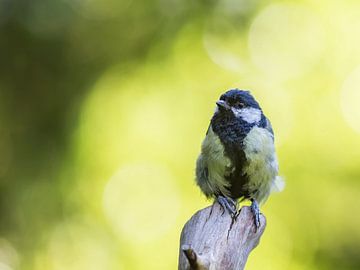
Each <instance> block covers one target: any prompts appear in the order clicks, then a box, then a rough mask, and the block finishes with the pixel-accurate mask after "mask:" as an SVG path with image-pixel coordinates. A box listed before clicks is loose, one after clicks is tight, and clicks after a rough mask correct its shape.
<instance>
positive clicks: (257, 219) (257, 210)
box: [251, 199, 260, 231]
mask: <svg viewBox="0 0 360 270" xmlns="http://www.w3.org/2000/svg"><path fill="white" fill-rule="evenodd" d="M251 212H252V213H253V215H254V223H255V230H256V231H257V230H258V229H259V227H260V208H259V204H258V203H257V201H256V200H254V199H252V200H251Z"/></svg>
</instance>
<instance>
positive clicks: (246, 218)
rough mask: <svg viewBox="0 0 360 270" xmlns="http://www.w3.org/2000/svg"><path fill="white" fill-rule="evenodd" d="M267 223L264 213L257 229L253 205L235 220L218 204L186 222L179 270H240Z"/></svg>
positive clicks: (243, 210)
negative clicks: (252, 209)
mask: <svg viewBox="0 0 360 270" xmlns="http://www.w3.org/2000/svg"><path fill="white" fill-rule="evenodd" d="M265 226H266V220H265V217H264V216H263V215H261V216H260V227H259V228H258V230H256V228H255V224H254V217H253V214H252V212H251V209H250V207H248V206H244V207H242V208H241V211H240V213H239V214H238V216H237V217H236V219H234V220H233V219H232V218H231V216H230V214H229V213H228V212H224V211H223V209H222V207H221V206H220V205H219V204H218V203H215V204H214V205H213V206H209V207H206V208H204V209H202V210H200V211H198V212H197V213H196V214H194V215H193V216H192V217H191V219H190V220H189V221H188V222H187V223H186V224H185V226H184V228H183V230H182V232H181V238H180V251H179V267H178V269H179V270H195V269H197V270H205V269H208V270H241V269H244V267H245V263H246V261H247V258H248V256H249V254H250V252H251V251H252V250H253V249H254V248H255V247H256V246H257V245H258V244H259V241H260V237H261V235H262V234H263V232H264V230H265Z"/></svg>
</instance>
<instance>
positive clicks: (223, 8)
mask: <svg viewBox="0 0 360 270" xmlns="http://www.w3.org/2000/svg"><path fill="white" fill-rule="evenodd" d="M256 2H257V1H245V0H225V1H220V2H218V4H217V5H216V7H215V8H214V10H213V12H212V14H211V16H209V18H208V20H207V23H206V27H205V31H204V35H203V44H204V48H205V50H206V52H207V54H208V55H209V57H210V59H211V60H212V61H213V62H214V63H215V64H217V65H218V66H220V67H221V68H223V69H225V70H229V71H233V72H243V71H244V70H246V65H247V63H246V52H247V47H246V46H247V44H246V37H245V36H246V31H245V29H246V23H245V22H246V20H247V17H248V16H249V14H251V13H252V11H253V10H255V8H256Z"/></svg>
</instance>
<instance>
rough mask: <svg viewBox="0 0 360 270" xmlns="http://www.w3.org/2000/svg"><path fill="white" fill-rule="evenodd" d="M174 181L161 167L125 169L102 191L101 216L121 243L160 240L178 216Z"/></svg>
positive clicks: (145, 164)
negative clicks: (102, 209) (125, 240)
mask: <svg viewBox="0 0 360 270" xmlns="http://www.w3.org/2000/svg"><path fill="white" fill-rule="evenodd" d="M174 182H175V180H174V178H173V177H172V175H171V174H170V172H169V171H168V170H167V169H166V168H165V167H162V166H160V165H156V164H150V163H137V164H131V165H127V166H124V167H122V168H120V169H119V171H118V172H117V173H115V175H114V176H113V177H112V178H111V179H110V180H109V182H108V183H107V185H106V187H105V191H104V198H103V206H104V212H105V214H106V216H107V218H108V220H109V222H110V223H111V225H112V226H113V228H114V230H115V231H116V233H117V234H118V235H119V237H120V238H122V239H124V238H125V239H128V240H131V241H135V242H138V243H144V242H149V241H152V240H155V239H157V238H159V237H161V236H163V235H164V234H165V233H166V232H167V231H168V230H169V229H170V228H171V227H172V226H173V225H174V223H175V221H176V218H177V216H178V215H179V199H178V197H179V196H178V194H177V190H176V187H175V186H174Z"/></svg>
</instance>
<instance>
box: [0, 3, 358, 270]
mask: <svg viewBox="0 0 360 270" xmlns="http://www.w3.org/2000/svg"><path fill="white" fill-rule="evenodd" d="M359 11H360V2H359V1H355V0H353V1H336V0H330V1H329V0H327V1H325V0H323V1H310V0H309V1H305V0H303V1H265V0H255V1H245V0H222V1H192V0H168V1H166V0H139V1H135V0H121V1H117V0H104V1H98V0H33V1H25V0H23V1H21V0H19V1H11V0H1V1H0V213H1V219H0V269H1V270H16V269H24V270H60V269H61V270H63V269H68V270H82V269H87V270H92V269H97V270H98V269H104V270H112V269H120V270H121V269H176V267H177V256H178V241H179V235H180V231H181V228H182V226H183V225H184V223H185V222H186V221H187V220H188V219H189V218H190V217H191V215H192V214H193V213H194V212H195V211H196V210H198V209H200V208H202V207H205V206H207V205H209V204H210V202H209V201H206V200H205V198H204V196H203V195H202V194H201V193H200V191H199V190H198V188H197V187H196V185H195V183H194V167H195V160H196V157H197V155H198V153H199V150H200V144H201V141H202V139H203V137H204V134H205V131H206V129H207V126H208V123H209V119H210V117H211V115H212V113H213V109H214V107H215V101H216V100H217V98H218V97H219V95H220V94H221V93H222V92H224V91H225V90H227V89H229V88H234V87H238V88H243V89H250V90H251V91H252V93H253V94H254V95H255V96H256V97H257V99H258V100H259V102H260V103H261V104H262V107H263V109H264V111H265V113H266V114H267V116H268V117H269V118H270V119H271V121H272V123H273V127H274V130H275V134H276V144H277V152H278V156H279V160H280V172H281V175H282V176H283V177H284V178H285V179H286V188H285V190H284V192H282V193H279V194H274V195H273V196H271V197H270V199H269V200H268V202H267V203H266V204H265V205H264V207H263V208H262V211H263V213H264V214H265V215H266V217H267V219H268V225H267V228H266V231H265V233H264V235H263V237H262V239H261V242H260V245H259V246H258V247H257V248H256V249H255V250H254V251H253V252H252V254H251V255H250V257H249V261H248V263H247V267H246V269H247V270H251V269H253V270H254V269H263V270H270V269H276V270H282V269H284V270H285V269H295V270H299V269H345V270H346V269H360V215H359V206H360V189H359V188H360V182H359V178H360V104H359V103H360V47H359V44H360V12H359Z"/></svg>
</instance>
